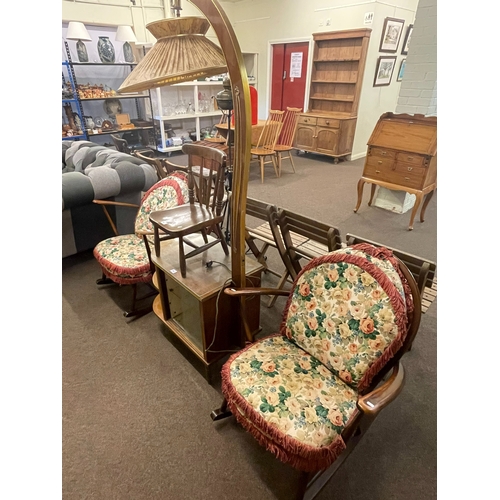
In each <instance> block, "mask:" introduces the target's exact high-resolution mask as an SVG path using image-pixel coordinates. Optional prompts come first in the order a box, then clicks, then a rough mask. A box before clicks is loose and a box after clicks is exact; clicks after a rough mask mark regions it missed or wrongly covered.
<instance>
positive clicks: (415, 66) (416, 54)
mask: <svg viewBox="0 0 500 500" xmlns="http://www.w3.org/2000/svg"><path fill="white" fill-rule="evenodd" d="M410 47H411V49H410V50H409V51H408V56H407V59H406V69H405V74H404V77H403V81H402V83H401V90H400V92H399V99H398V103H397V106H396V112H397V113H411V114H415V113H420V114H423V115H428V116H436V115H437V0H420V3H419V5H418V11H417V15H416V18H415V25H414V26H413V33H412V37H411V44H410Z"/></svg>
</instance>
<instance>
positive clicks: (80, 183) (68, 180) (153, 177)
mask: <svg viewBox="0 0 500 500" xmlns="http://www.w3.org/2000/svg"><path fill="white" fill-rule="evenodd" d="M157 181H158V177H157V174H156V171H155V169H154V168H153V167H152V166H151V165H148V164H145V163H143V162H142V161H141V160H139V159H138V158H135V157H134V156H130V155H128V154H125V153H120V152H118V151H116V150H114V149H111V148H107V147H105V146H101V145H99V144H95V143H93V142H89V141H62V256H63V257H68V256H70V255H73V254H76V253H78V252H83V251H85V250H89V249H93V248H94V247H95V245H97V243H99V242H100V241H102V240H104V239H106V238H109V237H111V236H113V231H112V229H111V225H110V223H109V221H108V220H107V219H106V216H105V214H104V211H103V210H102V208H101V207H100V206H98V205H96V204H95V203H92V200H94V199H99V200H104V199H109V200H115V201H120V202H126V203H135V204H137V205H139V203H140V201H141V197H142V194H143V192H144V191H147V190H148V189H149V188H150V187H151V186H152V185H153V184H154V183H155V182H157ZM110 214H111V217H112V219H113V221H114V223H115V225H116V227H117V229H118V232H119V233H120V234H126V233H133V232H134V221H135V216H136V213H134V211H133V210H130V208H123V207H110Z"/></svg>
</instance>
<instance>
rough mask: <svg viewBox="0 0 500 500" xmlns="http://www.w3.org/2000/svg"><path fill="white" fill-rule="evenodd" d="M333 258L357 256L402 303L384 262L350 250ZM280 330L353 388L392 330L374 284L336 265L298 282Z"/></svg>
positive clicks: (390, 314)
mask: <svg viewBox="0 0 500 500" xmlns="http://www.w3.org/2000/svg"><path fill="white" fill-rule="evenodd" d="M334 253H344V254H347V255H354V256H360V257H362V258H363V259H364V260H365V261H369V262H371V263H372V264H375V265H376V266H377V268H378V269H380V270H382V271H383V272H384V273H385V275H387V277H388V278H389V279H390V280H391V282H392V283H393V284H394V285H395V286H396V288H397V290H398V292H399V293H400V294H401V295H402V296H403V298H404V291H403V286H402V283H401V279H400V277H399V275H398V273H397V271H396V270H395V269H394V267H393V266H392V265H391V264H390V263H389V262H387V261H384V260H381V259H377V258H374V257H371V256H370V255H367V254H366V253H364V252H361V251H357V250H353V249H350V248H347V249H342V250H338V251H336V252H334ZM282 331H284V333H285V335H286V336H287V337H288V338H289V339H291V340H293V341H294V342H295V343H297V344H298V345H299V346H300V347H302V348H303V349H304V350H305V351H307V352H309V353H310V354H311V355H312V356H314V357H315V358H317V359H318V360H319V361H320V362H321V363H323V364H324V365H325V366H326V367H327V368H329V369H331V370H332V371H333V373H334V374H336V375H337V376H338V377H340V378H341V379H342V380H343V381H344V382H346V383H347V384H349V385H351V386H352V387H357V386H358V384H359V383H360V381H361V379H362V378H363V376H364V374H365V373H366V372H367V370H369V368H370V366H371V365H372V364H373V363H374V362H375V361H376V360H377V359H378V358H379V357H380V356H382V354H383V353H384V351H385V350H386V349H387V348H388V347H389V346H390V344H391V342H392V341H393V340H394V339H395V338H396V336H397V335H398V326H397V323H396V314H395V312H394V309H393V306H392V303H391V300H390V298H389V297H388V295H387V293H386V292H385V291H384V289H383V288H382V286H381V285H380V283H379V282H378V281H377V280H376V279H375V278H374V277H373V276H372V275H371V274H370V273H369V272H367V271H366V270H364V269H363V268H361V267H360V266H358V265H355V264H351V263H349V262H343V261H341V262H332V263H323V264H320V265H318V266H317V267H313V268H311V269H309V270H307V271H306V272H304V273H303V274H302V275H301V276H300V277H299V278H298V280H297V282H296V285H295V289H294V291H293V294H292V296H291V299H290V302H289V307H288V312H287V315H286V317H285V320H284V330H282Z"/></svg>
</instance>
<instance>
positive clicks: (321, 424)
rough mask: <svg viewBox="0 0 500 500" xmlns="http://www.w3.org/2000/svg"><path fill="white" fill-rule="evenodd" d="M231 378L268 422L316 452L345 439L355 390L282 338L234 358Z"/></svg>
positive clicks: (263, 342) (266, 341)
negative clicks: (342, 435) (342, 436)
mask: <svg viewBox="0 0 500 500" xmlns="http://www.w3.org/2000/svg"><path fill="white" fill-rule="evenodd" d="M230 379H231V384H232V385H233V387H234V389H235V390H236V391H237V392H238V393H239V395H240V396H241V397H243V398H244V400H245V401H246V402H247V403H248V405H249V406H251V408H252V409H253V411H255V412H257V413H258V414H259V415H260V416H261V417H262V418H264V419H265V421H266V422H267V424H269V425H270V426H272V427H273V428H275V429H277V430H278V431H280V432H281V433H283V434H284V435H286V436H288V437H290V438H293V439H295V440H297V441H298V442H300V443H301V444H303V445H308V446H312V447H315V448H321V447H324V446H329V445H330V444H331V443H332V442H333V441H335V440H337V439H340V437H339V436H340V433H341V432H342V430H343V429H344V427H345V425H346V423H347V422H348V420H349V418H350V416H351V414H352V413H353V411H354V410H355V408H356V401H357V392H356V391H355V390H354V389H352V388H351V387H349V386H348V385H347V384H345V383H344V382H342V380H340V379H339V378H337V377H336V376H335V375H334V374H333V373H332V372H331V371H329V370H328V369H327V368H326V367H325V366H323V365H322V364H321V363H320V362H319V361H318V360H317V359H315V358H314V357H313V356H311V355H310V354H308V353H307V352H305V351H303V350H302V349H301V348H300V347H297V345H296V344H294V343H293V342H291V341H290V340H288V339H287V338H286V337H283V336H282V335H277V336H273V337H268V338H266V339H263V340H259V341H257V342H255V343H254V344H252V345H251V346H250V347H249V348H247V349H245V350H244V351H242V352H240V353H239V354H238V355H237V356H236V357H234V359H233V360H232V361H231V364H230ZM246 413H248V412H246ZM246 416H247V418H250V419H251V418H252V417H249V416H248V415H246Z"/></svg>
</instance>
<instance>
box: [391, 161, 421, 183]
mask: <svg viewBox="0 0 500 500" xmlns="http://www.w3.org/2000/svg"><path fill="white" fill-rule="evenodd" d="M426 174H427V169H426V168H424V167H413V166H412V165H408V164H407V163H400V162H397V163H396V169H395V170H394V175H395V176H396V178H397V179H398V181H397V182H398V184H399V183H401V184H403V185H404V186H408V187H413V188H420V187H423V184H424V179H425V176H426Z"/></svg>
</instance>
